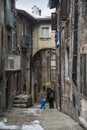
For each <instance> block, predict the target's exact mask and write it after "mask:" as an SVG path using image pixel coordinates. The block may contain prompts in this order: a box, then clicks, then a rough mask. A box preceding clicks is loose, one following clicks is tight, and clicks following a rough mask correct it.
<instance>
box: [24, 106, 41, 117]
mask: <svg viewBox="0 0 87 130" xmlns="http://www.w3.org/2000/svg"><path fill="white" fill-rule="evenodd" d="M41 111H42V109H39V108H28V109H26V110H25V111H24V113H26V114H30V115H34V116H40V114H41Z"/></svg>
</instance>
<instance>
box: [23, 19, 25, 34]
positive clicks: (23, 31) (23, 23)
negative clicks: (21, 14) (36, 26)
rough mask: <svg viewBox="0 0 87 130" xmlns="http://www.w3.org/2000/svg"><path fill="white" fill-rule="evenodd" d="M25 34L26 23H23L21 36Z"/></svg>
mask: <svg viewBox="0 0 87 130" xmlns="http://www.w3.org/2000/svg"><path fill="white" fill-rule="evenodd" d="M24 34H26V22H25V21H23V35H24Z"/></svg>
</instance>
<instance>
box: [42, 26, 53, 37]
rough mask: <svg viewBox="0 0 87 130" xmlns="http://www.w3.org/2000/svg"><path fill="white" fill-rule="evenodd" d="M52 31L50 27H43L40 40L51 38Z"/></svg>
mask: <svg viewBox="0 0 87 130" xmlns="http://www.w3.org/2000/svg"><path fill="white" fill-rule="evenodd" d="M50 33H51V29H50V27H44V26H42V27H41V35H40V38H50V37H51V36H50Z"/></svg>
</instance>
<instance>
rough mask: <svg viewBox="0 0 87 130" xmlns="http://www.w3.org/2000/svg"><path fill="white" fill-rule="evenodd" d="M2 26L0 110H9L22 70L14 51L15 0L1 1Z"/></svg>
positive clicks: (18, 57)
mask: <svg viewBox="0 0 87 130" xmlns="http://www.w3.org/2000/svg"><path fill="white" fill-rule="evenodd" d="M0 25H1V26H0V27H1V31H0V50H1V51H0V70H1V71H0V75H1V81H0V109H8V108H11V106H12V102H13V97H14V95H15V94H16V91H15V90H16V87H17V84H16V83H17V80H18V79H17V72H18V71H19V70H20V56H19V55H16V53H14V50H13V47H14V46H15V48H16V35H15V0H12V1H10V0H5V1H2V0H1V1H0ZM17 61H18V62H17Z"/></svg>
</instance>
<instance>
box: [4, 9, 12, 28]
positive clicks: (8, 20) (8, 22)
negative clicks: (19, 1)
mask: <svg viewBox="0 0 87 130" xmlns="http://www.w3.org/2000/svg"><path fill="white" fill-rule="evenodd" d="M6 25H7V26H9V27H12V28H13V27H14V16H13V12H12V11H11V10H9V9H7V10H6Z"/></svg>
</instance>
